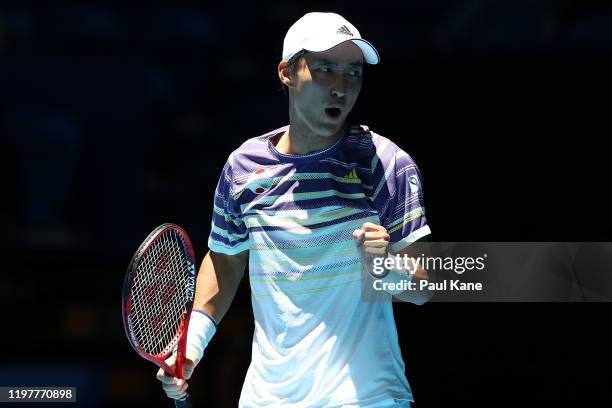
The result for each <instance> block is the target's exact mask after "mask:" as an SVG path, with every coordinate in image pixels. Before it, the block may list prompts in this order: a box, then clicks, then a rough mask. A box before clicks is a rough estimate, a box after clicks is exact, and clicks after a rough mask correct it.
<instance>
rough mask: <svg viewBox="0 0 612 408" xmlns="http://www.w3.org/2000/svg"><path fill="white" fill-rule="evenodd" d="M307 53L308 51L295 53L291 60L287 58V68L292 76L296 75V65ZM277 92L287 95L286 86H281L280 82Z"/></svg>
mask: <svg viewBox="0 0 612 408" xmlns="http://www.w3.org/2000/svg"><path fill="white" fill-rule="evenodd" d="M307 53H308V51H306V50H301V51H298V52H296V53H295V54H294V55H293V56H292V57H291V58H289V61H287V68H289V72H291V74H292V75H295V74H296V73H297V70H298V64H299V63H300V61H301V60H302V59H303V58H304V56H305V55H306V54H307ZM279 81H280V79H279ZM279 91H281V92H282V93H284V94H286V93H287V86H286V85H285V84H283V83H282V82H281V87H280V89H279Z"/></svg>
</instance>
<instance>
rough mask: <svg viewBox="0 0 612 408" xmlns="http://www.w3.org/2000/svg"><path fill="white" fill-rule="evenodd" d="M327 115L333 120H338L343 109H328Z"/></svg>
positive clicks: (326, 110)
mask: <svg viewBox="0 0 612 408" xmlns="http://www.w3.org/2000/svg"><path fill="white" fill-rule="evenodd" d="M325 113H326V114H327V116H329V117H330V118H332V119H337V118H339V117H340V115H341V114H342V109H340V108H326V109H325Z"/></svg>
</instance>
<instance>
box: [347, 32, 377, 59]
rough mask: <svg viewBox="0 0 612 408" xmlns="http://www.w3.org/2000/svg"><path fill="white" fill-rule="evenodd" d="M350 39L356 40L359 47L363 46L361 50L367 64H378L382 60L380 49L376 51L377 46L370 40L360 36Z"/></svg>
mask: <svg viewBox="0 0 612 408" xmlns="http://www.w3.org/2000/svg"><path fill="white" fill-rule="evenodd" d="M349 41H352V42H354V43H355V44H356V45H357V46H358V47H359V48H361V52H363V59H364V61H365V62H366V63H367V64H370V65H376V64H378V63H379V62H380V56H379V55H378V51H376V48H374V46H373V45H372V44H370V43H369V42H368V41H366V40H363V39H360V38H357V39H354V40H349Z"/></svg>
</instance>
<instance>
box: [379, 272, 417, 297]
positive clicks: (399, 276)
mask: <svg viewBox="0 0 612 408" xmlns="http://www.w3.org/2000/svg"><path fill="white" fill-rule="evenodd" d="M412 276H413V275H412V274H410V273H409V274H406V273H400V272H398V271H396V270H395V269H390V270H389V273H387V275H386V276H385V277H384V278H381V279H380V281H381V282H383V283H400V282H402V281H408V282H409V281H411V280H412ZM383 287H384V288H386V289H385V292H387V293H388V294H390V295H397V294H399V293H402V292H404V290H402V289H397V290H391V289H389V285H384V286H383ZM396 287H400V285H397V286H396Z"/></svg>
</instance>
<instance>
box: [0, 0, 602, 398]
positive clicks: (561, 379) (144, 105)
mask: <svg viewBox="0 0 612 408" xmlns="http://www.w3.org/2000/svg"><path fill="white" fill-rule="evenodd" d="M315 10H319V11H336V12H339V13H340V14H342V15H344V16H345V17H346V18H348V19H349V21H351V22H352V23H353V24H355V25H356V26H357V27H358V28H359V30H360V31H361V33H362V35H363V36H364V37H365V38H366V39H368V40H370V41H371V42H372V43H373V44H374V45H375V46H376V47H377V48H378V50H379V52H380V54H381V64H380V65H378V66H375V67H372V68H368V69H367V71H366V74H365V82H364V88H363V91H362V94H361V96H360V101H359V103H358V106H357V108H356V110H355V112H354V115H353V116H354V119H355V121H358V122H360V123H364V124H367V125H368V126H369V127H370V128H371V129H373V130H374V131H376V132H377V133H380V134H382V135H384V136H387V137H389V138H391V139H392V140H393V141H395V142H396V143H397V144H398V145H400V147H402V148H403V149H404V150H406V151H408V152H409V153H410V154H411V156H412V157H413V158H414V159H415V160H416V162H417V163H418V165H419V167H420V169H421V172H422V174H423V178H424V191H425V200H426V206H427V211H428V219H429V222H430V225H431V228H432V231H433V235H432V239H435V240H437V241H609V240H610V232H611V231H612V220H611V218H610V216H609V209H610V208H611V204H612V203H611V199H610V194H609V189H610V174H611V172H610V169H609V165H610V159H609V156H610V155H609V153H608V152H609V150H608V149H609V148H608V147H607V143H606V142H607V140H606V139H608V138H609V137H610V134H611V133H610V132H609V129H607V127H608V125H609V121H610V92H609V87H608V84H607V82H608V81H609V76H610V72H612V71H611V68H612V63H611V62H612V59H611V55H612V54H611V51H612V46H611V45H610V43H611V39H612V5H611V4H610V2H605V1H596V0H581V1H578V0H575V1H572V0H559V1H552V0H551V1H524V0H512V1H510V0H508V1H478V0H464V1H449V0H436V1H425V0H419V1H417V0H407V1H402V2H393V1H387V0H379V1H375V2H368V3H362V4H358V3H356V2H353V1H325V2H305V1H301V2H275V3H270V4H262V3H259V2H254V1H253V2H214V4H210V3H208V2H202V3H197V2H187V1H176V2H173V3H172V4H169V3H166V4H162V3H158V2H147V3H127V2H95V1H81V2H64V1H54V2H37V1H29V0H28V1H25V0H21V1H1V2H0V166H1V167H0V170H1V171H0V174H1V176H0V177H1V178H0V182H1V183H2V184H1V185H2V193H3V194H2V198H1V199H0V215H1V216H2V220H3V224H4V229H3V234H1V236H2V238H1V241H0V244H1V245H0V248H1V251H2V252H1V254H2V259H3V262H2V274H1V275H0V302H1V304H0V307H1V310H2V316H1V317H2V323H3V336H2V339H3V340H2V345H3V346H4V347H3V348H4V350H3V351H4V352H3V353H2V356H1V357H0V385H76V386H77V387H78V393H77V395H78V399H79V401H80V405H83V406H105V405H111V404H113V405H116V404H118V403H120V402H122V401H132V402H135V403H137V404H139V405H141V404H145V403H146V404H148V405H149V406H171V405H169V402H168V401H166V400H165V399H164V396H163V395H164V394H163V393H162V391H161V387H160V386H159V385H158V383H157V381H156V380H155V378H154V373H155V371H156V369H155V368H154V366H153V365H152V364H150V363H147V362H145V361H143V360H141V359H140V358H139V357H137V356H136V354H135V353H134V352H133V351H132V350H131V348H130V346H129V345H128V342H127V340H126V339H125V337H124V334H123V328H122V324H121V317H120V290H121V285H122V281H123V277H124V273H125V268H126V266H127V263H128V261H129V259H130V257H131V255H132V252H133V251H134V250H135V248H136V246H137V245H138V243H139V242H140V241H141V240H142V239H143V238H144V237H145V236H146V235H147V234H148V232H149V231H150V230H151V229H152V228H153V227H155V226H157V225H159V224H161V223H163V222H175V223H178V224H180V225H183V226H184V227H185V228H186V229H187V230H188V232H189V233H190V235H191V236H192V239H193V241H194V244H195V245H196V247H197V248H198V250H199V253H198V262H199V261H200V260H201V259H202V257H203V255H204V253H205V252H204V251H205V249H206V241H207V236H208V233H209V226H210V218H211V209H212V199H213V193H214V187H215V185H216V181H217V177H218V175H219V172H220V170H221V168H222V166H223V164H224V162H225V160H226V158H227V156H228V155H229V153H230V152H231V151H232V150H233V149H235V148H237V147H238V146H239V145H240V144H241V143H242V141H244V140H245V139H247V138H250V137H254V136H257V135H260V134H263V133H265V132H267V131H269V130H271V129H275V128H277V127H280V126H282V125H284V124H286V123H287V120H288V115H287V101H286V96H284V95H283V94H282V93H280V92H279V91H278V90H279V83H278V80H277V77H276V65H277V63H278V61H279V59H280V53H281V49H282V39H283V37H284V35H285V32H286V30H287V29H288V28H289V26H290V25H291V24H292V23H293V22H294V21H295V20H297V19H298V18H299V17H301V16H302V15H303V14H304V13H305V12H308V11H315ZM395 310H396V317H397V321H398V327H399V331H400V342H401V345H402V350H403V354H404V358H405V361H406V367H407V374H408V378H409V381H410V383H411V385H412V388H413V392H414V396H415V398H416V400H417V403H416V404H415V406H416V407H417V408H425V407H450V406H458V405H461V406H463V405H465V406H476V405H480V406H489V407H495V406H507V405H511V406H532V405H539V406H574V405H575V406H581V407H584V406H593V407H599V406H606V405H609V403H610V401H611V399H612V398H611V397H610V395H609V390H610V388H609V386H610V376H609V373H607V372H606V370H609V367H610V355H611V352H610V341H611V340H612V336H611V335H610V334H609V332H608V331H607V326H609V321H610V312H611V311H612V307H611V306H610V304H609V303H507V304H475V303H474V304H454V303H432V304H427V305H425V306H421V307H418V306H414V305H411V304H396V305H395ZM252 328H253V323H252V315H251V311H250V298H249V289H248V282H247V281H246V280H245V281H244V282H243V286H242V287H241V289H240V291H239V293H238V295H237V298H236V300H235V302H234V304H233V306H232V308H231V309H230V312H229V313H228V315H227V316H226V318H225V319H224V321H223V323H222V325H221V326H220V329H219V332H218V334H217V335H216V337H215V339H214V340H213V342H212V343H211V345H210V347H209V349H208V350H207V352H206V357H205V359H204V361H203V363H202V364H201V365H200V367H198V370H197V371H196V374H195V377H194V378H193V379H192V382H191V383H192V387H191V393H192V395H193V397H194V400H195V401H196V402H197V403H198V406H207V407H226V406H227V407H229V406H236V404H237V400H238V395H239V391H240V387H241V385H242V380H243V378H244V373H245V370H246V367H247V365H248V361H249V359H250V341H251V336H252ZM602 370H603V371H602Z"/></svg>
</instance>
